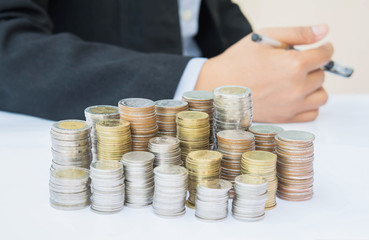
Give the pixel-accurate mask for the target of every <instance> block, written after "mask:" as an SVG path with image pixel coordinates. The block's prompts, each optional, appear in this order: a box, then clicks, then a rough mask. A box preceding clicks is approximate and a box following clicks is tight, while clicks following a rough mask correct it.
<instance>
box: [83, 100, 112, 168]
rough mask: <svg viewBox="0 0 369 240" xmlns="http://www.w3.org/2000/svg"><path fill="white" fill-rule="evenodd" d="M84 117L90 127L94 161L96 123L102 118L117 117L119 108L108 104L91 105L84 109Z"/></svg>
mask: <svg viewBox="0 0 369 240" xmlns="http://www.w3.org/2000/svg"><path fill="white" fill-rule="evenodd" d="M85 117H86V122H87V123H88V124H89V125H90V126H91V127H92V128H91V133H90V135H91V142H92V158H93V160H94V161H96V160H98V157H97V135H96V123H97V122H98V121H100V120H104V119H119V110H118V107H116V106H110V105H97V106H91V107H88V108H86V109H85Z"/></svg>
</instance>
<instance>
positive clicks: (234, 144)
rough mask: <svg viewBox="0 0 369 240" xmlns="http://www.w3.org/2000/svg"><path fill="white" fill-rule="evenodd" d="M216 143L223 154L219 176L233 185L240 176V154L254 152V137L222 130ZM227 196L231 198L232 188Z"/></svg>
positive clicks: (244, 133)
mask: <svg viewBox="0 0 369 240" xmlns="http://www.w3.org/2000/svg"><path fill="white" fill-rule="evenodd" d="M217 142H218V151H219V152H221V153H222V154H223V158H222V161H221V173H220V176H221V178H222V179H225V180H228V181H230V182H232V185H234V179H235V178H236V177H237V176H238V175H241V158H242V154H243V153H244V152H247V151H252V150H255V143H254V135H253V134H252V133H249V132H246V131H243V130H223V131H220V132H218V133H217ZM229 195H230V198H233V195H234V191H233V188H232V189H231V190H230V191H229Z"/></svg>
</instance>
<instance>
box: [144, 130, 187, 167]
mask: <svg viewBox="0 0 369 240" xmlns="http://www.w3.org/2000/svg"><path fill="white" fill-rule="evenodd" d="M149 151H150V152H151V153H153V154H154V155H155V160H154V167H156V166H160V165H182V164H183V163H182V160H181V149H180V148H179V140H178V139H177V138H175V137H171V136H163V137H154V138H151V139H150V141H149Z"/></svg>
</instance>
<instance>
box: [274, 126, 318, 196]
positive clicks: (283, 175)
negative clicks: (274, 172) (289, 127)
mask: <svg viewBox="0 0 369 240" xmlns="http://www.w3.org/2000/svg"><path fill="white" fill-rule="evenodd" d="M275 139H276V142H277V149H276V151H277V155H278V193H277V195H278V197H279V198H281V199H284V200H289V201H305V200H309V199H311V198H312V197H313V183H314V168H313V160H314V144H313V141H314V139H315V136H314V135H313V134H312V133H309V132H304V131H285V132H281V133H278V135H277V136H276V137H275Z"/></svg>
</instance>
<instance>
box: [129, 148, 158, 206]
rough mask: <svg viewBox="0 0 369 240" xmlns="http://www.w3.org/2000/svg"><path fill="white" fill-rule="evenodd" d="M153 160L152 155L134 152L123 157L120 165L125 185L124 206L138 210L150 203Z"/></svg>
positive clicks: (152, 188) (152, 192)
mask: <svg viewBox="0 0 369 240" xmlns="http://www.w3.org/2000/svg"><path fill="white" fill-rule="evenodd" d="M154 158H155V155H154V154H152V153H150V152H143V151H134V152H129V153H126V154H124V155H123V157H122V163H123V166H124V176H125V184H126V195H125V205H127V206H129V207H137V208H140V207H145V206H148V205H150V204H151V203H152V198H153V194H154V172H153V163H154Z"/></svg>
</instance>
